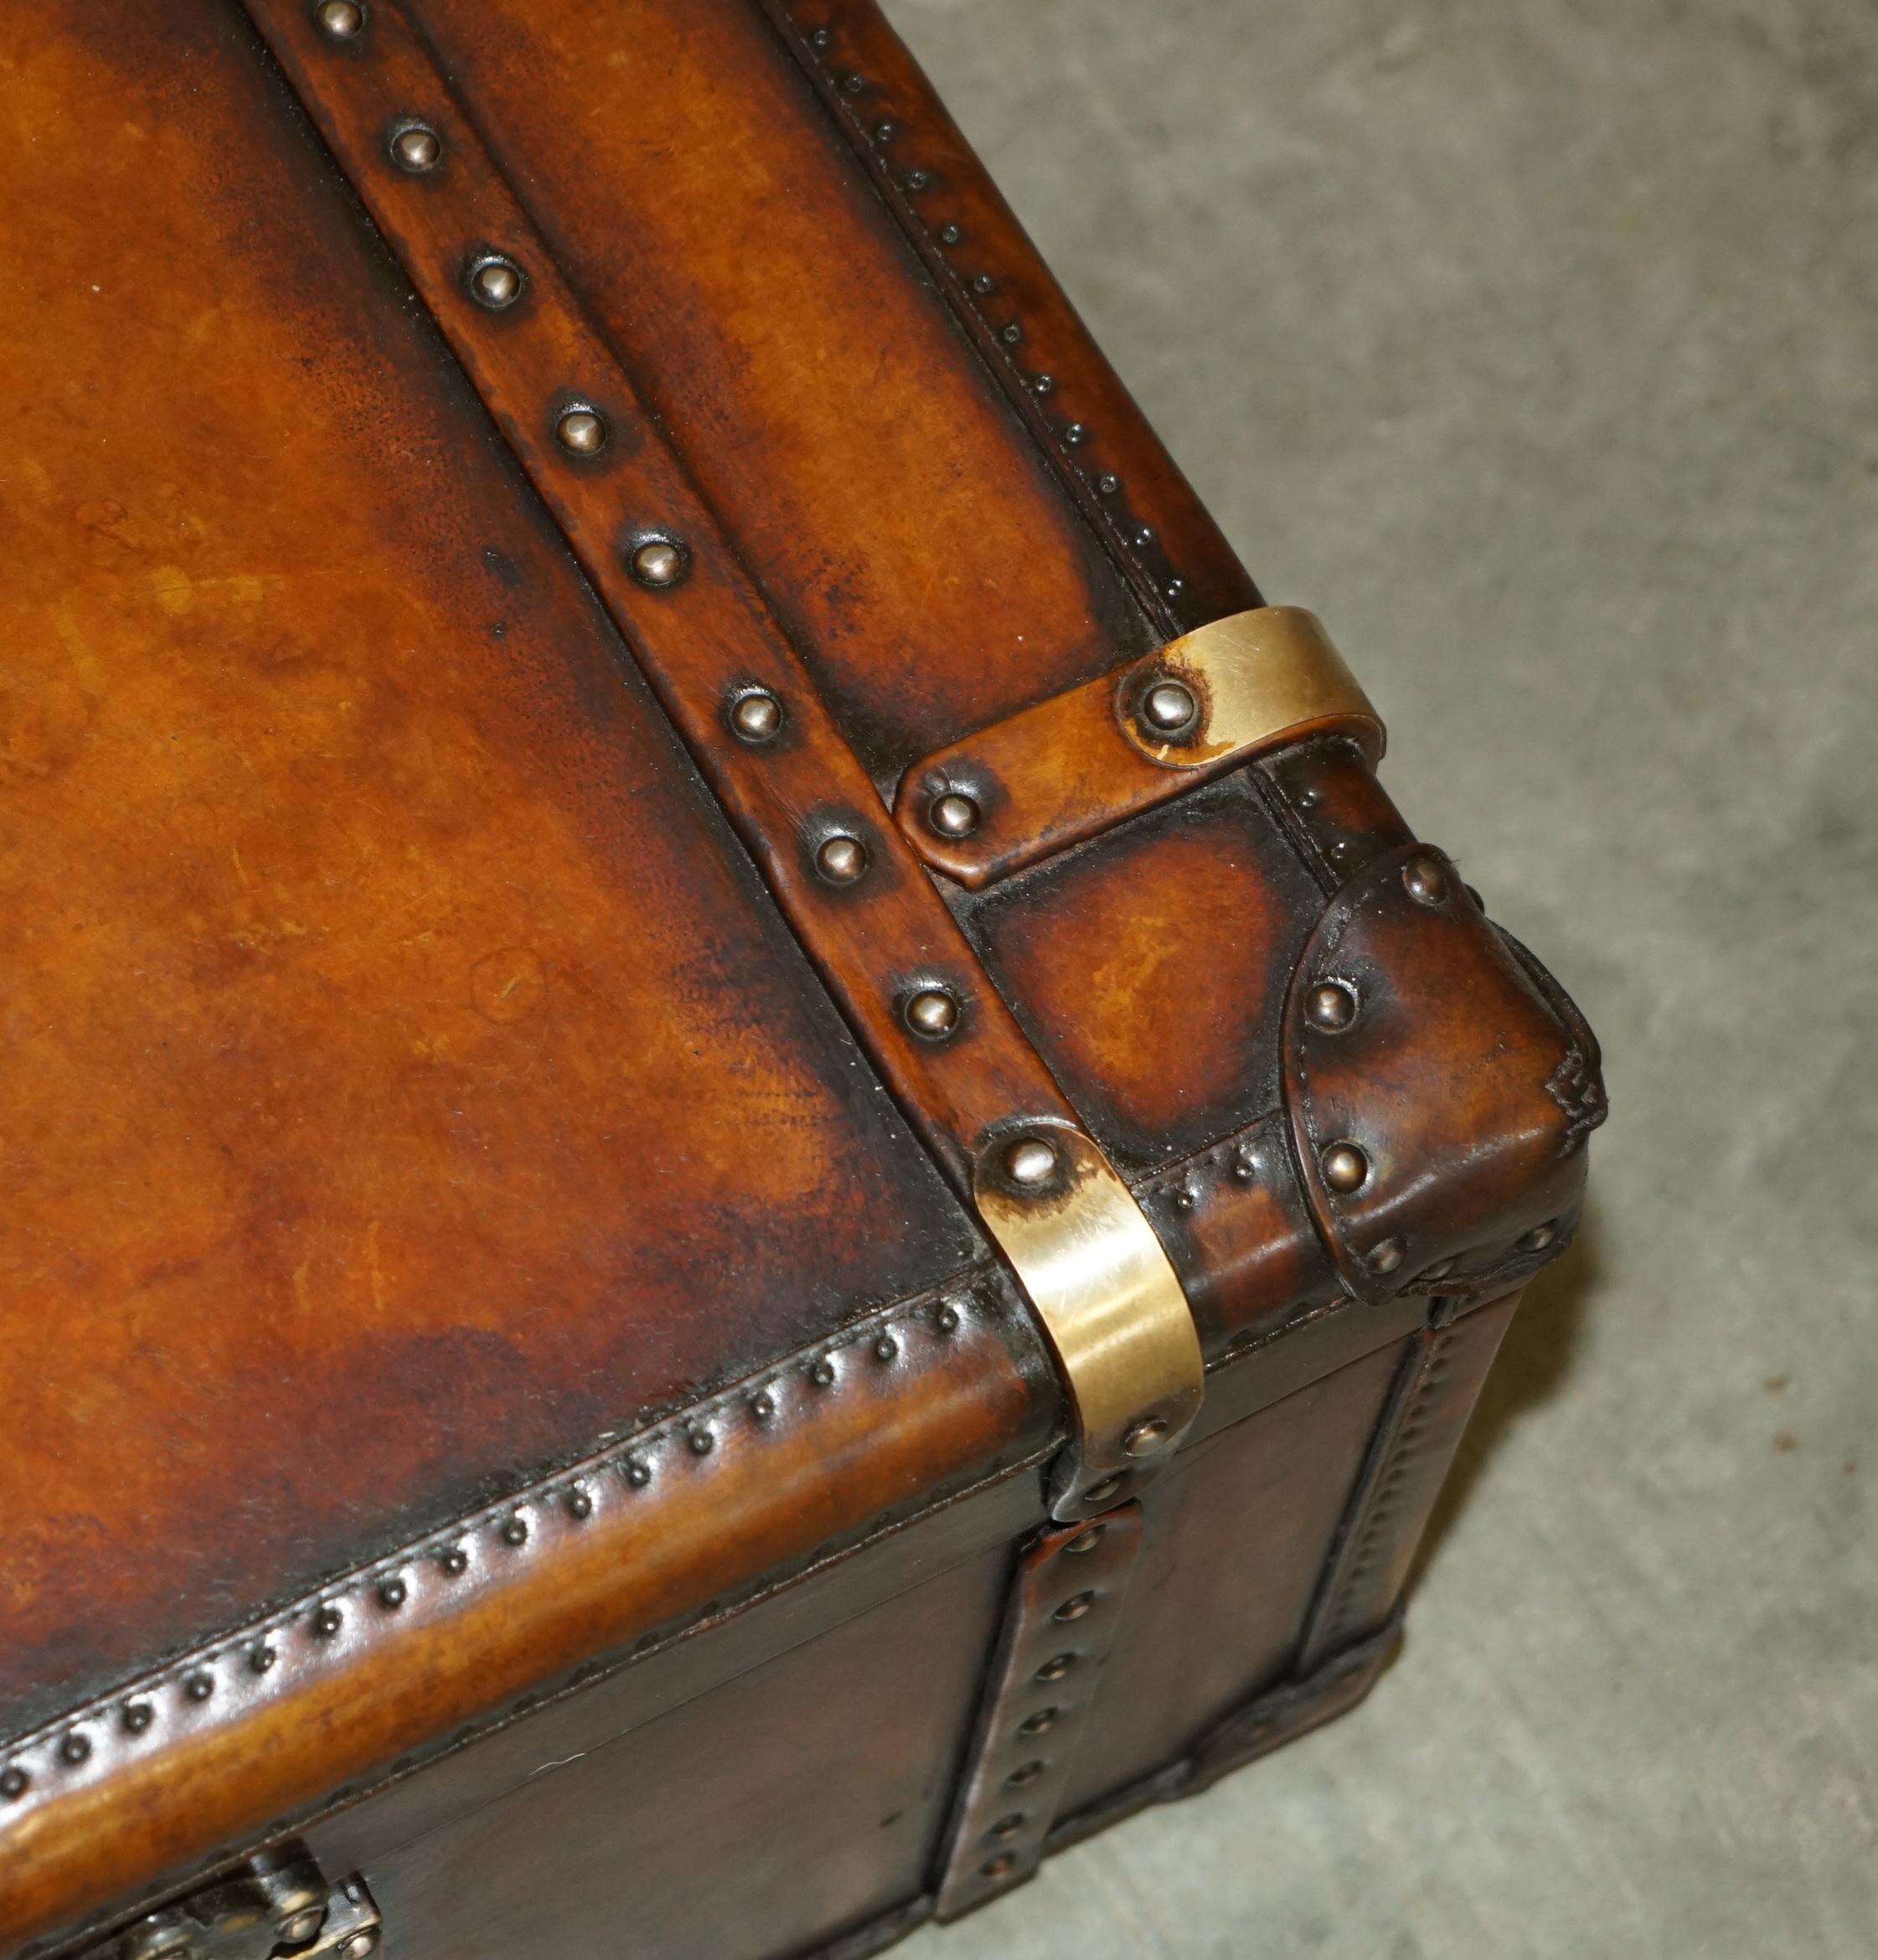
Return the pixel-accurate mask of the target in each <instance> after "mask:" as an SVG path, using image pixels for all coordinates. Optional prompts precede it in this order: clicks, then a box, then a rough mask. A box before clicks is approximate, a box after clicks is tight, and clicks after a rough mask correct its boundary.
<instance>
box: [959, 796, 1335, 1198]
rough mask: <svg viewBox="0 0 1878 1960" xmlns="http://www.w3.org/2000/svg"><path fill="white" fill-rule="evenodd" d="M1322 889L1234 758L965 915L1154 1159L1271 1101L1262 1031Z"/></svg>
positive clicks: (1089, 1105)
mask: <svg viewBox="0 0 1878 1960" xmlns="http://www.w3.org/2000/svg"><path fill="white" fill-rule="evenodd" d="M1319 902H1320V901H1319V899H1318V892H1317V890H1316V889H1315V887H1314V885H1313V883H1312V880H1311V879H1310V877H1309V875H1308V874H1307V873H1306V872H1305V870H1304V869H1303V867H1302V866H1301V865H1300V864H1299V863H1298V858H1297V855H1296V854H1295V852H1294V851H1293V850H1292V848H1291V846H1290V844H1289V843H1288V842H1287V839H1286V838H1285V836H1284V834H1283V833H1282V831H1281V830H1280V829H1279V828H1277V824H1276V823H1274V822H1273V820H1272V817H1271V816H1270V814H1269V812H1267V808H1266V806H1265V804H1264V802H1263V801H1262V799H1261V797H1259V796H1258V795H1257V794H1256V792H1255V791H1254V790H1253V789H1252V788H1251V786H1250V784H1249V782H1248V781H1246V777H1245V776H1244V774H1243V773H1241V775H1239V776H1232V777H1228V778H1227V779H1226V780H1225V781H1223V782H1220V783H1218V784H1215V785H1214V786H1212V787H1210V788H1208V789H1205V790H1201V791H1199V792H1195V793H1194V795H1193V796H1191V797H1187V798H1184V799H1183V800H1182V801H1181V802H1179V804H1177V805H1174V806H1173V807H1169V808H1168V809H1165V810H1161V811H1156V812H1150V813H1149V814H1148V815H1147V816H1145V817H1141V818H1136V819H1135V820H1134V821H1133V822H1132V823H1128V824H1126V825H1124V826H1123V827H1122V828H1121V829H1119V830H1117V831H1114V832H1112V833H1110V834H1109V836H1108V837H1107V838H1106V839H1103V840H1101V841H1100V842H1099V843H1097V844H1096V845H1095V846H1092V847H1091V848H1086V849H1085V850H1081V851H1073V852H1070V853H1066V854H1065V855H1064V856H1063V857H1061V858H1060V859H1055V860H1054V861H1053V862H1051V863H1050V864H1044V865H1040V866H1039V867H1038V868H1037V869H1035V870H1034V871H1029V872H1026V873H1023V874H1019V876H1018V877H1016V878H1014V879H1011V880H1009V882H1008V883H1007V884H1005V885H1000V886H998V887H997V888H996V889H995V890H993V891H991V892H989V893H988V894H987V895H985V896H984V897H983V899H982V900H978V901H977V902H976V903H975V904H974V905H973V907H972V908H971V910H969V912H968V913H967V918H968V921H969V922H970V925H971V928H972V931H973V936H975V938H976V939H977V940H978V944H979V945H980V946H981V947H982V948H983V953H984V958H985V963H986V965H987V967H988V968H989V970H990V972H991V974H992V976H993V978H994V979H995V980H996V981H997V982H998V985H999V987H1000V988H1002V989H1003V992H1004V993H1006V994H1008V995H1009V998H1010V999H1011V1000H1012V1002H1013V1003H1014V1005H1015V1007H1016V1009H1017V1013H1018V1017H1019V1020H1020V1021H1021V1022H1022V1023H1023V1024H1024V1029H1025V1031H1026V1032H1027V1033H1028V1034H1029V1035H1030V1037H1031V1039H1033V1040H1034V1042H1035V1043H1036V1044H1037V1047H1038V1050H1039V1051H1040V1053H1041V1054H1042V1055H1043V1056H1044V1058H1045V1060H1046V1061H1048V1062H1049V1064H1050V1068H1051V1070H1052V1071H1053V1072H1054V1073H1055V1076H1056V1079H1057V1080H1058V1081H1060V1083H1061V1084H1062V1085H1063V1086H1064V1088H1065V1090H1066V1091H1067V1092H1068V1094H1069V1096H1070V1099H1071V1101H1072V1102H1074V1103H1075V1104H1076V1108H1077V1111H1078V1112H1079V1113H1080V1114H1081V1117H1082V1118H1083V1120H1084V1121H1085V1122H1087V1123H1088V1124H1089V1126H1090V1127H1091V1130H1092V1131H1093V1132H1094V1133H1095V1134H1096V1137H1098V1139H1100V1141H1101V1142H1102V1144H1103V1146H1104V1148H1107V1150H1108V1151H1109V1152H1110V1153H1111V1154H1112V1156H1114V1157H1115V1158H1116V1160H1117V1162H1118V1163H1126V1164H1128V1165H1130V1166H1131V1167H1135V1166H1139V1167H1143V1168H1156V1169H1158V1168H1160V1167H1161V1166H1163V1164H1165V1163H1166V1162H1167V1161H1168V1159H1169V1158H1172V1157H1177V1156H1184V1155H1185V1154H1186V1153H1188V1152H1189V1151H1192V1150H1194V1149H1197V1148H1200V1147H1201V1146H1202V1145H1204V1144H1206V1143H1210V1142H1213V1141H1214V1140H1215V1138H1216V1137H1220V1136H1221V1135H1222V1134H1224V1133H1225V1132H1227V1131H1229V1130H1232V1129H1235V1128H1236V1127H1238V1126H1239V1125H1240V1124H1241V1123H1243V1122H1246V1120H1247V1119H1248V1118H1249V1117H1253V1116H1256V1115H1258V1114H1260V1113H1262V1112H1264V1111H1266V1110H1267V1109H1270V1108H1271V1107H1272V1106H1273V1105H1274V1104H1275V1103H1276V1101H1277V1093H1278V1079H1277V1049H1276V1047H1275V1045H1274V1044H1273V1040H1272V1030H1273V1027H1274V1025H1275V1019H1276V1016H1277V1014H1278V1012H1279V1011H1280V1007H1281V1003H1282V1000H1283V998H1284V993H1285V990H1286V988H1287V986H1288V985H1289V984H1290V980H1291V972H1292V962H1293V961H1294V960H1295V959H1296V957H1297V953H1298V948H1299V947H1300V946H1302V945H1303V941H1304V939H1305V936H1307V934H1308V931H1309V930H1310V921H1311V920H1312V917H1313V915H1314V914H1315V912H1316V910H1317V908H1318V903H1319Z"/></svg>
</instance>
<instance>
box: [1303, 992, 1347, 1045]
mask: <svg viewBox="0 0 1878 1960" xmlns="http://www.w3.org/2000/svg"><path fill="white" fill-rule="evenodd" d="M1304 1019H1306V1020H1307V1021H1308V1022H1309V1023H1310V1024H1311V1025H1312V1026H1313V1028H1315V1029H1317V1030H1318V1033H1319V1034H1342V1033H1343V1031H1344V1029H1346V1028H1347V1027H1349V1024H1350V1023H1351V1022H1352V1021H1354V1019H1356V989H1355V988H1354V987H1352V986H1351V985H1350V983H1349V981H1347V980H1326V981H1324V982H1323V983H1322V984H1321V985H1319V986H1317V987H1313V988H1312V989H1311V991H1310V992H1309V993H1308V994H1306V995H1305V997H1304Z"/></svg>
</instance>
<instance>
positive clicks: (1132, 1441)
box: [1122, 1416, 1169, 1457]
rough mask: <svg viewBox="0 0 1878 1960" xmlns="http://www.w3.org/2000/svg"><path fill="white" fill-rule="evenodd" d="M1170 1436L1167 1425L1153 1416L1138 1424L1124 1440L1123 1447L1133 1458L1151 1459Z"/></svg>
mask: <svg viewBox="0 0 1878 1960" xmlns="http://www.w3.org/2000/svg"><path fill="white" fill-rule="evenodd" d="M1168 1436H1169V1429H1168V1426H1167V1425H1166V1423H1164V1422H1163V1421H1160V1420H1159V1419H1158V1417H1152V1416H1151V1417H1150V1418H1149V1419H1148V1421H1146V1422H1138V1423H1136V1425H1135V1426H1134V1427H1133V1428H1132V1429H1131V1430H1130V1431H1128V1433H1127V1435H1126V1436H1123V1437H1122V1448H1123V1449H1125V1450H1126V1451H1127V1452H1128V1454H1129V1455H1130V1456H1131V1457H1151V1456H1153V1453H1154V1452H1155V1451H1156V1450H1158V1449H1159V1448H1160V1447H1161V1446H1162V1445H1163V1443H1164V1442H1166V1441H1167V1439H1168Z"/></svg>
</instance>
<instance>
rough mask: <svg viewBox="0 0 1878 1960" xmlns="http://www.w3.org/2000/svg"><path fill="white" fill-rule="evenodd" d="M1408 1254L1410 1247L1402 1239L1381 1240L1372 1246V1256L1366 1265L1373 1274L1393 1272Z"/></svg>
mask: <svg viewBox="0 0 1878 1960" xmlns="http://www.w3.org/2000/svg"><path fill="white" fill-rule="evenodd" d="M1407 1254H1408V1247H1407V1246H1405V1245H1404V1244H1403V1243H1402V1241H1401V1240H1400V1239H1380V1240H1377V1242H1376V1243H1375V1245H1373V1246H1370V1256H1369V1257H1368V1258H1367V1259H1366V1260H1365V1261H1364V1264H1365V1266H1368V1267H1369V1269H1370V1271H1371V1272H1375V1273H1385V1272H1393V1271H1395V1270H1396V1267H1397V1266H1400V1265H1401V1263H1402V1261H1403V1260H1404V1258H1406V1256H1407Z"/></svg>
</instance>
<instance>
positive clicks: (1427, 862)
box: [1402, 857, 1447, 905]
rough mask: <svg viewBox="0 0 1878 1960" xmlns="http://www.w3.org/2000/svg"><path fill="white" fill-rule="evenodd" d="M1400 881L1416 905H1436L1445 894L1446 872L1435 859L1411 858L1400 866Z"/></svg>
mask: <svg viewBox="0 0 1878 1960" xmlns="http://www.w3.org/2000/svg"><path fill="white" fill-rule="evenodd" d="M1402 883H1403V884H1404V885H1406V886H1407V887H1408V895H1409V896H1410V897H1411V899H1413V900H1415V902H1416V905H1439V904H1440V903H1441V901H1442V900H1443V899H1444V898H1446V897H1447V873H1446V872H1445V871H1444V870H1442V868H1441V864H1440V861H1439V860H1438V859H1434V858H1430V857H1420V858H1411V859H1409V861H1408V862H1407V864H1405V865H1403V867H1402Z"/></svg>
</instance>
